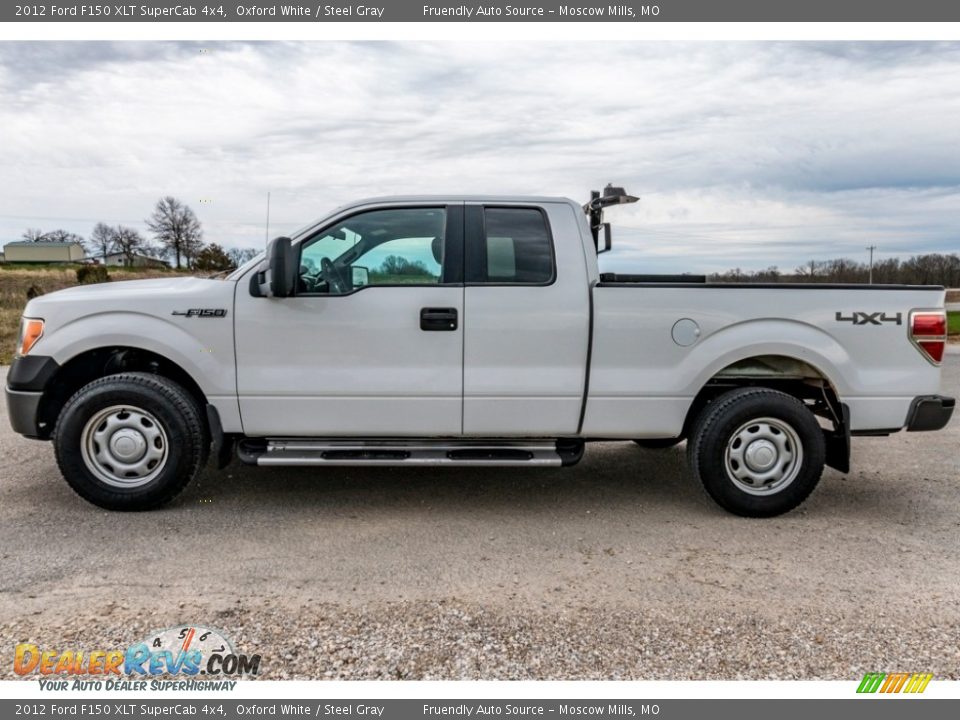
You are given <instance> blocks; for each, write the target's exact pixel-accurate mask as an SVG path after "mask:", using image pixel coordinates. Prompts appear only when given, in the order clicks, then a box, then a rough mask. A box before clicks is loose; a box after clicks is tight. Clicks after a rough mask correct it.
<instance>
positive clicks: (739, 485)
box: [687, 388, 825, 517]
mask: <svg viewBox="0 0 960 720" xmlns="http://www.w3.org/2000/svg"><path fill="white" fill-rule="evenodd" d="M687 457H688V460H689V462H690V467H691V469H692V470H693V473H694V474H695V475H696V476H697V477H698V478H699V479H700V482H701V483H702V484H703V487H704V489H705V490H706V491H707V494H708V495H710V497H711V498H713V500H714V501H716V503H717V504H718V505H720V506H721V507H722V508H724V509H725V510H728V511H730V512H732V513H734V514H736V515H742V516H745V517H772V516H774V515H780V514H782V513H785V512H789V511H790V510H793V509H794V508H795V507H797V506H798V505H799V504H800V503H802V502H803V501H804V500H806V498H807V496H808V495H810V493H811V492H812V491H813V489H814V488H815V487H816V485H817V483H818V482H819V480H820V476H821V475H822V474H823V467H824V462H825V448H824V438H823V431H822V430H821V429H820V425H819V424H818V423H817V419H816V417H815V416H814V414H813V413H812V412H811V411H810V410H809V409H808V408H807V407H806V406H805V405H804V404H803V403H802V402H800V401H799V400H797V399H796V398H795V397H793V396H791V395H787V394H786V393H782V392H779V391H776V390H770V389H767V388H741V389H737V390H733V391H731V392H728V393H725V394H724V395H721V396H720V397H718V398H717V399H716V400H714V401H713V402H712V403H710V404H709V405H707V406H706V407H705V408H704V409H703V411H702V412H701V414H700V417H699V418H698V419H697V421H696V424H695V426H694V431H693V433H692V434H691V437H690V440H689V442H688V443H687Z"/></svg>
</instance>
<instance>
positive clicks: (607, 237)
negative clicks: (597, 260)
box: [597, 223, 613, 255]
mask: <svg viewBox="0 0 960 720" xmlns="http://www.w3.org/2000/svg"><path fill="white" fill-rule="evenodd" d="M600 227H602V228H603V247H600V243H599V241H598V242H597V255H599V254H600V253H605V252H607V251H608V250H609V249H610V248H612V247H613V238H612V237H611V234H610V223H603V225H601V226H600Z"/></svg>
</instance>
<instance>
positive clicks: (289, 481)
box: [176, 442, 710, 512]
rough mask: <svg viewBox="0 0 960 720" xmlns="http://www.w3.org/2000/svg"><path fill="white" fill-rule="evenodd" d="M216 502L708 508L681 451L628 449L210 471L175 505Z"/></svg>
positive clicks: (334, 506)
mask: <svg viewBox="0 0 960 720" xmlns="http://www.w3.org/2000/svg"><path fill="white" fill-rule="evenodd" d="M209 498H216V501H217V502H218V503H221V504H222V503H226V504H229V505H235V504H239V505H246V504H255V505H256V506H258V507H264V506H273V507H288V508H290V509H296V508H302V509H310V510H312V511H316V510H317V509H318V508H325V509H327V510H328V511H329V510H341V511H344V512H348V511H350V510H351V509H357V508H363V509H366V510H370V509H375V508H378V507H384V508H390V510H391V511H393V512H396V511H397V509H398V508H408V509H411V510H413V509H419V508H423V507H425V506H426V507H429V508H430V509H431V510H432V511H438V510H444V509H447V510H457V511H476V510H478V509H479V508H484V509H486V510H496V511H500V512H516V511H518V510H519V511H522V512H535V511H537V510H544V509H556V508H558V507H562V506H565V505H569V506H571V507H573V506H576V507H585V506H590V507H595V508H600V507H603V506H610V507H614V506H615V507H620V508H622V507H623V506H624V504H636V503H641V504H643V503H649V504H651V505H654V506H677V507H687V508H690V509H693V508H697V509H698V510H699V511H700V512H702V511H703V510H707V511H709V510H710V508H709V504H708V502H707V501H706V500H705V498H704V497H703V493H702V492H701V490H700V488H699V486H698V485H697V484H696V482H695V480H693V479H692V478H691V477H690V475H689V474H688V472H687V470H686V458H685V453H684V446H680V447H679V448H672V449H667V450H645V449H641V448H638V447H636V446H635V445H634V444H633V443H630V442H620V443H602V444H596V445H593V446H588V448H587V452H586V455H585V456H584V458H583V460H582V461H581V462H580V463H579V464H578V465H576V466H574V467H569V468H557V469H538V468H522V467H521V468H482V467H481V468H463V467H461V468H422V467H409V468H405V467H392V468H390V467H370V468H364V467H331V468H282V469H281V468H254V467H248V466H244V465H241V464H237V463H234V464H232V465H231V466H230V467H228V468H226V469H224V470H214V469H212V468H209V469H208V470H207V471H206V472H205V473H203V474H202V475H201V477H200V478H198V480H197V482H196V483H194V485H193V486H191V487H190V488H188V490H187V491H186V492H185V493H184V496H183V498H182V499H181V500H180V501H178V502H177V503H176V504H177V505H179V504H181V503H195V502H199V501H202V500H205V499H209Z"/></svg>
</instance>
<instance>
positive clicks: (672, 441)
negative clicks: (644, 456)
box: [634, 437, 684, 450]
mask: <svg viewBox="0 0 960 720" xmlns="http://www.w3.org/2000/svg"><path fill="white" fill-rule="evenodd" d="M683 440H684V439H683V438H682V437H678V438H645V439H642V440H634V442H635V443H636V444H637V445H639V446H640V447H642V448H646V449H647V450H666V449H667V448H672V447H676V446H677V445H679V444H680V443H682V442H683Z"/></svg>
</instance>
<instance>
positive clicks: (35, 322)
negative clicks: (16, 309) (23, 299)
mask: <svg viewBox="0 0 960 720" xmlns="http://www.w3.org/2000/svg"><path fill="white" fill-rule="evenodd" d="M42 336H43V320H39V319H37V318H26V317H25V318H20V339H19V340H18V341H17V355H20V356H23V355H26V354H27V353H28V352H30V350H31V349H32V348H33V346H34V345H36V344H37V340H39V339H40V338H41V337H42Z"/></svg>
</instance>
